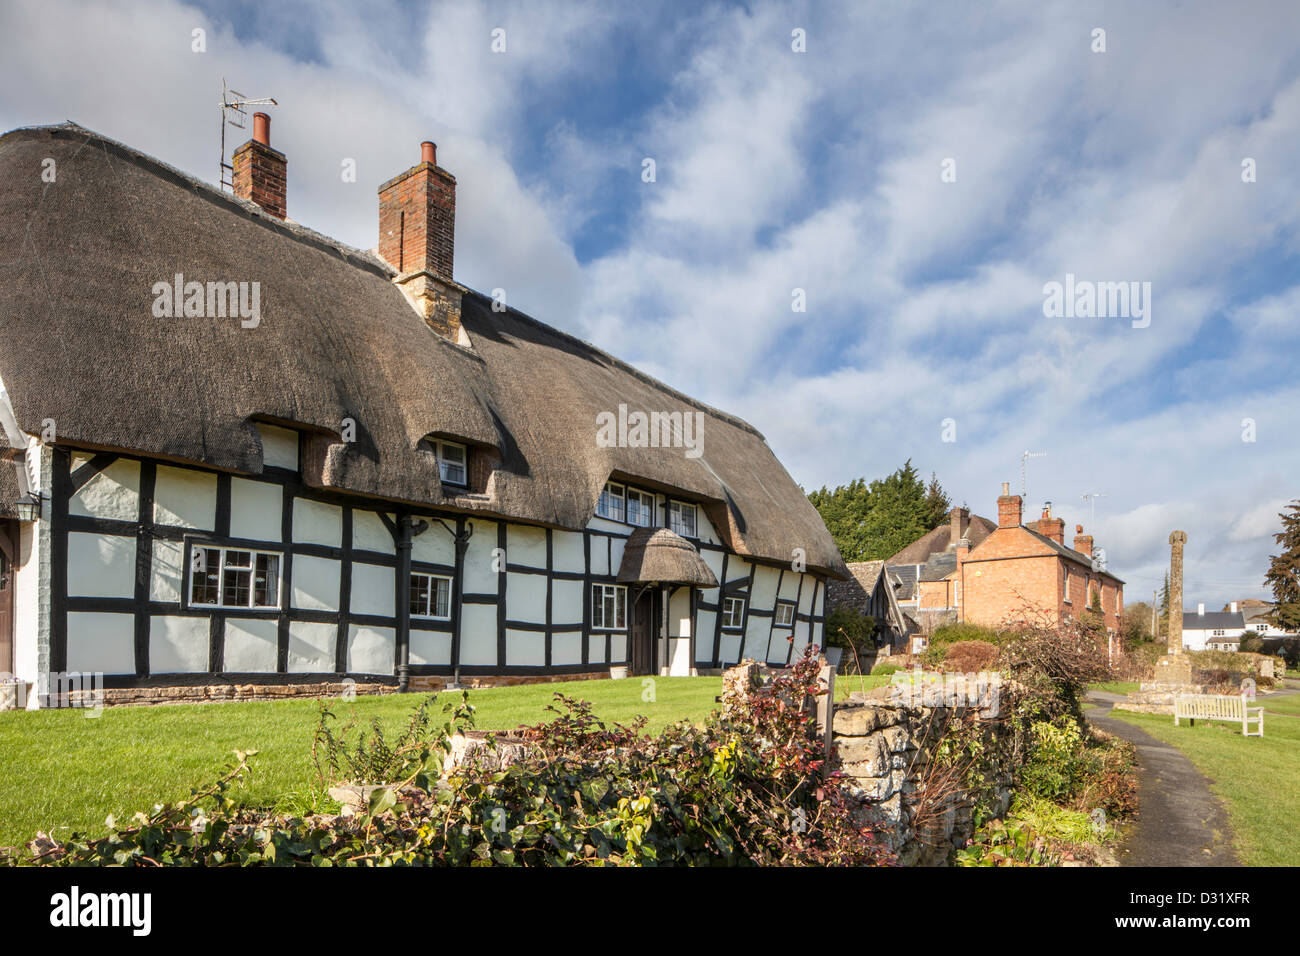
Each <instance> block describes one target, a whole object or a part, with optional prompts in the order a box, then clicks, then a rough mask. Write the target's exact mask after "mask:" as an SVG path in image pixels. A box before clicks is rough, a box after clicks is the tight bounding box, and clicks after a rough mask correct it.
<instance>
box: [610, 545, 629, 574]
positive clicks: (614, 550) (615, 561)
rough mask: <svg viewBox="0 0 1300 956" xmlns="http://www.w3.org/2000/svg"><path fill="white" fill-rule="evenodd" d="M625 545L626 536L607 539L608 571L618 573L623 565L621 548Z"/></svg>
mask: <svg viewBox="0 0 1300 956" xmlns="http://www.w3.org/2000/svg"><path fill="white" fill-rule="evenodd" d="M626 547H627V538H610V539H609V569H610V570H609V573H610V574H618V569H619V568H620V567H622V565H623V550H624V549H625V548H626Z"/></svg>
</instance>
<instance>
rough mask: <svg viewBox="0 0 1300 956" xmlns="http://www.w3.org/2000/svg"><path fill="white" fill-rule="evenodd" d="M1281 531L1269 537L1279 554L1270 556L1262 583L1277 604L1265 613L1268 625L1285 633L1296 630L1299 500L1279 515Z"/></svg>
mask: <svg viewBox="0 0 1300 956" xmlns="http://www.w3.org/2000/svg"><path fill="white" fill-rule="evenodd" d="M1278 517H1279V518H1281V519H1282V530H1281V531H1279V532H1278V533H1277V534H1275V535H1273V540H1274V541H1276V542H1277V543H1278V544H1279V545H1280V546H1281V550H1282V553H1281V554H1275V555H1270V556H1269V559H1268V573H1267V574H1265V575H1264V583H1265V584H1266V585H1268V586H1269V587H1270V588H1272V589H1273V599H1274V600H1275V601H1276V602H1277V603H1276V604H1275V605H1274V606H1273V610H1272V611H1271V612H1269V623H1270V624H1276V625H1277V626H1278V627H1281V628H1283V629H1285V630H1287V631H1300V500H1296V501H1292V502H1291V503H1290V504H1289V505H1287V506H1286V508H1284V509H1283V511H1282V513H1281V514H1279V515H1278Z"/></svg>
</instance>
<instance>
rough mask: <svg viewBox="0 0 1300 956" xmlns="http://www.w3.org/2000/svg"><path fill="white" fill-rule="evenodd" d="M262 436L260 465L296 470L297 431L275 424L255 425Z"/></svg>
mask: <svg viewBox="0 0 1300 956" xmlns="http://www.w3.org/2000/svg"><path fill="white" fill-rule="evenodd" d="M256 427H257V433H258V435H260V436H261V438H262V467H263V468H265V467H267V466H268V465H270V466H273V467H276V468H289V469H291V470H293V471H297V470H298V433H297V432H295V431H292V430H290V429H288V428H278V427H276V426H275V425H261V424H259V425H257V426H256Z"/></svg>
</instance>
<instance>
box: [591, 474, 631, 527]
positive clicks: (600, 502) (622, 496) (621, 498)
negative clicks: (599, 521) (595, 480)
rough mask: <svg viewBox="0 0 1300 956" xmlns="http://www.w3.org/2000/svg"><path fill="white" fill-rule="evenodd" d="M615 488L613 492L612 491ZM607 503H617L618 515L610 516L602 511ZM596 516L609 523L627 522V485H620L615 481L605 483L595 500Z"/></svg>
mask: <svg viewBox="0 0 1300 956" xmlns="http://www.w3.org/2000/svg"><path fill="white" fill-rule="evenodd" d="M615 488H617V489H618V491H617V492H615V491H614V490H613V489H615ZM607 501H617V502H618V514H616V515H615V514H610V513H608V512H607V511H605V510H603V509H604V506H605V503H606V502H607ZM596 514H597V516H598V517H601V518H605V519H606V520H609V521H621V522H624V523H626V521H627V485H620V484H619V483H618V482H616V481H607V482H605V487H604V488H602V489H600V497H599V498H597V499H596Z"/></svg>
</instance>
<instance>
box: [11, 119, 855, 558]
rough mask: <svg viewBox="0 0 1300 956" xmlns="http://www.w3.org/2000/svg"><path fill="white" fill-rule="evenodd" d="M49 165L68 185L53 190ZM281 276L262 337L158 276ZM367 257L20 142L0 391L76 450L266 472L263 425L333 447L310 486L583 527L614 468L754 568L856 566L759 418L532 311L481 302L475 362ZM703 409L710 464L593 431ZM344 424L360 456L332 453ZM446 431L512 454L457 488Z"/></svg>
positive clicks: (67, 134)
mask: <svg viewBox="0 0 1300 956" xmlns="http://www.w3.org/2000/svg"><path fill="white" fill-rule="evenodd" d="M46 157H50V158H53V159H54V160H55V162H56V164H57V176H58V178H57V182H55V183H46V182H42V180H41V177H40V175H39V172H40V170H41V169H42V160H44V159H45V158H46ZM177 273H182V274H183V275H184V277H185V281H187V282H189V281H199V282H208V281H221V282H227V281H245V282H254V281H256V282H260V283H261V309H262V321H261V324H260V326H259V327H257V328H255V329H245V328H241V326H240V323H239V321H238V319H196V318H189V319H180V318H176V319H159V318H154V317H153V315H152V312H151V307H152V304H153V295H152V292H151V289H152V286H153V284H154V283H155V282H160V281H170V280H171V279H172V277H173V276H174V275H175V274H177ZM392 274H393V272H392V270H391V269H390V268H389V267H388V266H387V265H386V264H385V263H383V262H382V261H381V260H379V259H377V258H376V257H375V256H373V255H372V254H370V253H367V252H362V251H359V250H356V249H351V248H349V247H346V246H343V245H341V244H339V243H337V242H335V241H333V240H331V239H328V238H327V237H324V236H321V235H319V234H316V233H313V232H311V231H310V230H308V229H304V228H302V227H300V226H297V225H295V224H293V223H287V222H283V221H280V220H277V219H274V218H272V217H270V216H268V215H266V214H264V213H262V212H261V210H259V209H258V208H257V207H255V206H253V205H252V204H251V203H247V202H244V201H241V200H238V199H235V198H233V197H231V196H229V195H227V194H225V193H223V192H221V191H219V190H217V189H214V188H212V187H211V186H209V185H207V184H205V183H202V182H199V181H197V180H195V179H192V178H190V177H188V176H186V175H185V174H183V173H181V172H179V171H178V170H175V169H173V168H171V167H169V166H167V165H165V164H163V163H161V162H159V161H157V160H155V159H152V158H150V157H147V156H144V155H142V154H140V153H138V152H136V151H134V150H131V149H129V148H127V147H124V146H122V145H120V144H117V143H114V142H112V141H111V140H108V139H106V138H104V137H101V136H99V135H98V134H95V133H92V132H90V131H88V130H85V129H83V128H81V127H79V126H76V125H75V124H65V125H61V126H51V127H38V128H31V129H22V130H16V131H13V132H11V133H8V134H6V135H5V136H3V137H0V316H3V323H4V324H3V334H4V335H5V343H4V347H3V348H0V377H2V378H3V381H4V384H5V387H6V389H7V390H8V392H9V395H10V397H11V400H12V402H13V405H14V411H15V414H16V415H17V418H18V422H19V424H20V425H21V427H22V428H23V429H24V430H25V431H27V432H29V433H35V432H37V431H39V427H40V422H41V420H42V419H44V418H53V419H55V420H56V421H57V422H58V435H59V441H60V443H66V444H69V445H73V446H82V447H95V448H105V449H110V450H123V451H133V452H138V453H143V454H148V455H154V456H160V457H168V458H174V459H178V460H182V461H190V462H195V463H202V464H206V465H209V466H212V467H215V468H220V469H227V470H232V471H237V472H245V473H257V472H259V471H260V470H261V467H262V456H261V448H260V443H259V439H258V436H257V432H256V430H255V429H254V428H253V427H252V424H251V423H252V421H254V420H256V419H262V420H268V421H272V422H280V423H283V424H287V425H290V426H292V427H296V428H298V429H300V430H303V431H306V432H308V433H316V434H317V435H318V436H319V438H318V439H317V440H314V441H313V442H311V444H310V448H309V450H308V454H306V455H305V456H304V461H303V474H304V477H305V479H306V480H307V481H308V482H309V483H311V484H314V485H318V486H320V487H327V488H336V489H339V490H346V491H350V492H354V493H358V494H363V495H372V496H376V497H380V498H384V499H388V500H392V501H401V502H408V503H411V504H419V505H436V506H442V507H448V508H454V509H460V510H467V511H481V512H486V513H489V514H493V515H499V516H503V517H509V518H515V519H518V520H523V521H530V522H535V523H538V524H544V525H548V526H552V527H560V528H569V529H573V530H577V529H581V528H583V527H585V526H586V525H587V523H588V521H589V520H590V518H591V516H592V514H593V513H594V510H595V506H596V502H597V499H598V497H599V493H600V489H601V487H602V486H603V485H604V483H605V481H606V480H608V479H609V477H610V476H611V474H615V475H621V476H630V477H634V478H636V479H639V480H640V481H642V482H643V483H645V484H646V485H647V486H649V487H652V488H655V489H657V490H661V491H672V492H677V493H679V494H681V495H682V496H684V497H689V498H692V499H695V500H698V501H699V502H701V504H702V505H703V507H704V511H705V513H706V514H707V515H708V517H709V519H710V521H711V522H712V524H713V525H714V527H716V528H717V529H718V531H719V533H720V534H721V535H722V537H723V540H724V541H725V542H726V543H727V544H728V546H729V547H731V548H732V549H733V550H734V551H736V552H737V553H740V554H743V555H749V556H753V557H757V558H761V559H767V560H771V561H781V562H788V561H790V560H791V558H792V551H793V549H795V548H801V549H803V550H804V552H805V553H806V559H807V563H808V566H809V567H810V569H813V570H820V571H827V572H830V573H832V574H835V575H842V574H844V573H845V572H844V565H843V562H842V561H841V560H840V557H839V554H838V552H837V550H836V548H835V545H834V542H833V541H832V540H831V537H830V534H829V533H828V532H827V531H826V527H825V525H824V524H823V523H822V521H821V519H820V517H819V516H818V514H817V512H816V511H815V510H814V509H813V507H812V505H811V504H809V502H808V500H807V499H806V498H805V497H804V495H803V493H802V491H801V490H800V489H799V487H798V486H797V485H796V484H795V483H794V481H793V480H791V478H790V476H789V474H788V473H787V472H786V471H785V469H784V468H783V467H782V466H781V464H780V462H778V461H777V459H776V457H775V456H774V455H773V454H772V452H771V450H770V449H769V448H768V446H767V443H766V442H765V441H764V439H763V436H762V435H761V434H759V432H757V431H756V430H755V429H754V428H752V427H751V426H750V425H748V424H746V423H745V422H743V421H741V420H739V419H737V418H734V417H732V416H730V415H727V414H724V413H722V412H719V411H717V410H715V409H711V408H709V407H708V406H705V405H703V404H701V403H699V402H696V401H694V400H693V399H691V398H689V397H688V396H686V395H683V394H681V393H679V392H676V391H674V390H673V389H670V388H668V387H667V386H665V385H663V384H661V383H659V382H657V381H655V380H654V379H652V378H650V377H649V376H646V375H644V374H642V373H640V372H638V371H636V370H635V369H633V368H631V367H630V366H628V365H626V364H624V363H622V362H620V361H618V360H617V359H615V358H613V357H611V356H609V355H607V354H605V353H604V352H601V351H600V350H598V349H596V348H594V347H592V346H590V345H588V344H586V343H584V342H581V341H579V340H577V339H575V338H573V337H571V336H569V335H566V334H565V333H563V332H560V331H558V330H556V329H554V328H551V327H549V326H547V325H544V324H542V323H540V322H538V321H536V320H534V319H531V318H529V317H527V316H525V315H523V314H521V313H520V312H517V311H515V310H508V311H504V312H493V311H492V310H491V308H490V301H489V300H488V299H487V298H486V297H484V296H481V295H479V294H477V293H470V294H468V295H467V296H466V298H465V302H464V306H463V315H462V322H463V326H464V328H465V331H466V332H467V333H468V335H469V338H470V340H471V342H472V348H464V347H461V346H458V345H455V344H453V343H451V342H449V341H447V340H446V339H443V338H440V337H439V336H437V335H435V334H434V333H433V332H432V331H431V330H430V329H429V328H428V327H427V326H426V325H425V324H424V322H423V321H422V320H421V319H420V318H419V316H418V315H417V314H416V312H415V311H414V310H413V309H412V308H411V306H410V305H409V304H408V303H407V301H406V299H405V298H404V296H403V295H402V293H401V291H400V290H399V289H398V288H396V287H395V286H394V285H393V284H392V282H391V281H390V279H391V277H392ZM620 403H622V404H626V405H627V406H628V408H629V409H633V410H644V411H647V412H650V411H663V412H672V411H682V412H687V411H690V412H694V411H700V412H703V413H704V416H705V419H704V430H703V454H702V455H701V456H700V457H699V458H694V459H692V458H686V457H685V456H684V454H683V453H682V450H681V449H661V448H601V447H597V445H596V442H595V434H596V426H595V421H596V416H597V414H598V413H600V412H614V411H616V410H617V409H618V406H619V404H620ZM345 418H351V419H354V420H355V421H356V423H357V439H358V440H357V441H356V442H355V443H343V442H340V441H336V440H335V439H336V438H337V436H338V434H339V432H340V430H341V428H342V424H341V423H342V422H343V420H344V419H345ZM434 433H439V434H442V435H444V436H447V437H454V438H458V439H461V440H463V441H465V442H467V443H470V444H472V445H476V446H478V447H480V448H483V449H485V450H487V451H488V452H489V453H490V454H494V455H497V456H499V458H500V462H499V464H498V465H497V467H496V469H495V471H494V472H493V476H492V479H491V481H490V483H489V484H488V486H487V488H486V494H477V495H454V496H449V495H447V494H445V493H444V491H443V488H442V485H441V482H440V481H439V479H438V470H437V464H436V461H435V460H434V458H433V456H432V455H431V454H430V453H429V452H428V451H426V450H425V449H424V448H423V447H419V446H420V443H421V440H422V439H423V438H425V437H426V436H428V435H430V434H434Z"/></svg>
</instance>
